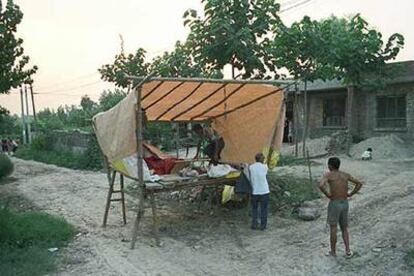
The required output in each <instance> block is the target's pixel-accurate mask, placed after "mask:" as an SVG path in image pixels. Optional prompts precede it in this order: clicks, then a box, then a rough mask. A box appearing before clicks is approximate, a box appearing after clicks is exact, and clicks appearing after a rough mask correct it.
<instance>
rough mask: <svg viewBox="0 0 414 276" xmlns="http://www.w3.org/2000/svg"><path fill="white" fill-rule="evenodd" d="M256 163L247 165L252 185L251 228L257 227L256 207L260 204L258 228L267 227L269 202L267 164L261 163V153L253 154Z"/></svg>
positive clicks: (262, 156) (262, 157)
mask: <svg viewBox="0 0 414 276" xmlns="http://www.w3.org/2000/svg"><path fill="white" fill-rule="evenodd" d="M255 159H256V163H254V164H252V165H250V166H249V178H250V184H251V185H252V225H251V228H252V229H258V208H259V205H260V230H265V229H266V227H267V205H268V203H269V192H270V191H269V184H268V183H267V179H266V175H267V171H268V168H267V165H266V164H263V162H264V160H265V157H264V155H263V154H262V153H258V154H256V156H255Z"/></svg>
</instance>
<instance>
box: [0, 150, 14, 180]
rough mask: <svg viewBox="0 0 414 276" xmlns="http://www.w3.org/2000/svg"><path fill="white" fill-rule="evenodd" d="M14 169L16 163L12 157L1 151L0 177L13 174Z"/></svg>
mask: <svg viewBox="0 0 414 276" xmlns="http://www.w3.org/2000/svg"><path fill="white" fill-rule="evenodd" d="M13 169H14V165H13V162H12V161H11V160H10V158H9V157H8V156H7V155H5V154H2V153H0V178H2V177H6V176H9V175H11V174H12V172H13Z"/></svg>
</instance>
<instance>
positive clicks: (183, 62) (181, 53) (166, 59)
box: [150, 41, 223, 78]
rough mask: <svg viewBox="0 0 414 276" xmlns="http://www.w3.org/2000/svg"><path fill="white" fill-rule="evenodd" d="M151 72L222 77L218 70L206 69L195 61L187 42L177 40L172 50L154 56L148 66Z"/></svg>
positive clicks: (165, 74)
mask: <svg viewBox="0 0 414 276" xmlns="http://www.w3.org/2000/svg"><path fill="white" fill-rule="evenodd" d="M150 68H151V69H150V71H151V72H156V73H157V74H158V75H160V76H163V77H207V78H222V77H223V74H222V73H221V72H220V71H219V70H214V69H208V68H206V67H204V66H203V65H202V64H201V63H196V62H195V60H194V57H193V55H192V49H191V48H190V47H189V44H188V43H181V42H180V41H177V42H176V44H175V48H174V50H173V51H172V52H165V53H164V54H163V55H162V56H158V57H156V58H155V59H154V60H153V61H152V63H151V66H150Z"/></svg>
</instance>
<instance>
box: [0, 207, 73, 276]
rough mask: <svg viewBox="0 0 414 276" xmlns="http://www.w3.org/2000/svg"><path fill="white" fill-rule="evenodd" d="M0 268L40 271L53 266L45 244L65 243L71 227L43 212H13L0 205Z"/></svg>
mask: <svg viewBox="0 0 414 276" xmlns="http://www.w3.org/2000/svg"><path fill="white" fill-rule="evenodd" d="M0 225H1V227H0V271H1V274H2V275H44V274H46V273H50V272H53V271H54V270H56V257H55V255H51V253H50V252H48V250H47V249H48V248H51V247H58V248H61V247H62V246H65V245H66V244H67V243H68V242H69V241H70V240H71V239H72V237H73V236H74V234H75V228H74V227H73V226H72V225H70V224H68V223H67V222H66V221H65V220H64V219H61V218H58V217H54V216H51V215H48V214H45V213H39V212H27V213H21V214H19V213H15V212H12V211H10V210H9V209H8V208H6V207H0Z"/></svg>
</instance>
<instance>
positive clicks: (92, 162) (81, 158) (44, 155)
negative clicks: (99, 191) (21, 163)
mask: <svg viewBox="0 0 414 276" xmlns="http://www.w3.org/2000/svg"><path fill="white" fill-rule="evenodd" d="M96 151H97V150H96V149H95V148H92V149H88V150H87V151H86V152H85V154H74V153H72V152H68V151H60V152H58V151H53V150H39V149H35V148H33V147H30V146H24V147H21V148H19V149H18V150H17V152H16V155H15V156H16V157H17V158H21V159H25V160H34V161H38V162H43V163H46V164H53V165H56V166H59V167H65V168H69V169H78V170H96V169H100V168H102V161H101V159H100V156H99V155H98V153H96Z"/></svg>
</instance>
